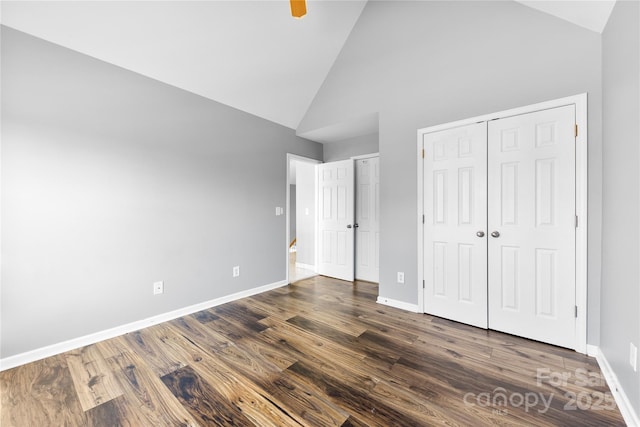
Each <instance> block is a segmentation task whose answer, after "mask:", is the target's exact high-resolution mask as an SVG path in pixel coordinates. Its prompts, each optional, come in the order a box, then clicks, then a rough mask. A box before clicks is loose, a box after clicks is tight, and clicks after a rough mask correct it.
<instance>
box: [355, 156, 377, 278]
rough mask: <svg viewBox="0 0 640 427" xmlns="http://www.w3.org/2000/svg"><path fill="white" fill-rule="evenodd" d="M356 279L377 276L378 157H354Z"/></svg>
mask: <svg viewBox="0 0 640 427" xmlns="http://www.w3.org/2000/svg"><path fill="white" fill-rule="evenodd" d="M355 166H356V223H357V224H358V228H357V229H356V278H357V279H360V280H367V281H370V282H378V278H379V268H380V267H379V245H380V231H379V229H380V226H379V219H378V217H379V209H380V202H379V194H378V191H379V186H380V173H379V159H378V157H371V158H367V159H358V160H356V165H355Z"/></svg>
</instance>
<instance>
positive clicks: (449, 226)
mask: <svg viewBox="0 0 640 427" xmlns="http://www.w3.org/2000/svg"><path fill="white" fill-rule="evenodd" d="M423 147H424V150H425V155H424V176H423V179H424V187H423V191H424V198H423V200H424V204H425V206H424V213H425V226H424V242H425V246H424V271H425V292H424V307H425V312H426V313H429V314H433V315H436V316H441V317H446V318H448V319H452V320H456V321H459V322H462V323H467V324H470V325H474V326H479V327H482V328H486V327H487V236H486V235H485V233H486V224H487V209H486V203H487V202H486V200H487V181H486V179H487V125H486V123H485V122H483V123H477V124H472V125H469V126H464V127H459V128H454V129H448V130H444V131H440V132H434V133H429V134H426V135H424V138H423Z"/></svg>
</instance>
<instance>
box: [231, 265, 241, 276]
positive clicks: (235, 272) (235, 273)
mask: <svg viewBox="0 0 640 427" xmlns="http://www.w3.org/2000/svg"><path fill="white" fill-rule="evenodd" d="M238 276H240V266H239V265H236V266H235V267H233V277H238Z"/></svg>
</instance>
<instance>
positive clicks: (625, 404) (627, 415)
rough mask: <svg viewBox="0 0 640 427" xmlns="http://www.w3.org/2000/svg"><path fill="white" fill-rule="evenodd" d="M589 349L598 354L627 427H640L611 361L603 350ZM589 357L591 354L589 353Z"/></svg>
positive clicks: (639, 420)
mask: <svg viewBox="0 0 640 427" xmlns="http://www.w3.org/2000/svg"><path fill="white" fill-rule="evenodd" d="M589 347H591V350H594V351H595V353H596V354H595V358H596V360H597V361H598V365H599V366H600V370H601V371H602V375H604V379H605V380H606V381H607V385H608V386H609V389H611V394H613V398H614V399H615V401H616V404H617V405H618V409H620V413H621V414H622V417H623V418H624V421H625V423H627V426H629V427H640V417H639V416H638V414H637V413H636V411H635V410H634V408H633V405H632V404H631V401H630V400H629V396H627V394H626V393H625V391H624V389H623V388H622V386H621V385H620V382H619V381H618V377H617V376H616V374H615V372H613V369H611V365H609V361H608V360H607V358H606V357H605V355H604V353H602V350H600V348H599V347H596V346H587V351H589ZM589 355H591V354H590V353H589Z"/></svg>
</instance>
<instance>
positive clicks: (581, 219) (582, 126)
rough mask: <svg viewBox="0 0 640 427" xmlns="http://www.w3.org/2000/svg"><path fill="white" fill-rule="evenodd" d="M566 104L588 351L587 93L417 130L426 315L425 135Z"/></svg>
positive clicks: (581, 317) (581, 326)
mask: <svg viewBox="0 0 640 427" xmlns="http://www.w3.org/2000/svg"><path fill="white" fill-rule="evenodd" d="M565 105H575V108H576V124H577V125H578V135H577V137H576V215H577V216H578V227H577V228H576V305H577V307H578V315H577V318H576V347H575V350H576V351H577V352H579V353H586V351H587V224H588V218H587V194H588V193H587V191H588V190H587V183H588V175H587V160H588V159H587V141H588V138H587V94H586V93H583V94H579V95H574V96H569V97H566V98H560V99H555V100H551V101H546V102H540V103H537V104H532V105H527V106H524V107H518V108H513V109H510V110H505V111H500V112H496V113H491V114H485V115H482V116H477V117H472V118H468V119H463V120H457V121H455V122H450V123H444V124H439V125H436V126H429V127H426V128H422V129H418V132H417V137H418V139H417V156H416V157H417V165H418V169H417V171H418V173H417V176H418V177H417V178H418V187H417V188H418V214H417V225H418V228H417V229H418V230H420V232H419V233H418V276H417V277H418V283H417V287H418V309H419V311H420V312H421V313H424V289H423V283H424V280H423V279H424V265H423V262H424V260H423V248H424V238H423V233H422V229H423V228H422V227H423V222H422V221H423V215H424V212H423V204H424V200H423V174H424V170H423V161H422V136H423V135H424V134H425V133H430V132H436V131H439V130H445V129H451V128H455V127H459V126H465V125H468V124H472V123H477V122H483V121H491V120H494V119H501V118H505V117H511V116H516V115H519V114H526V113H532V112H535V111H540V110H547V109H550V108H556V107H562V106H565Z"/></svg>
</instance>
